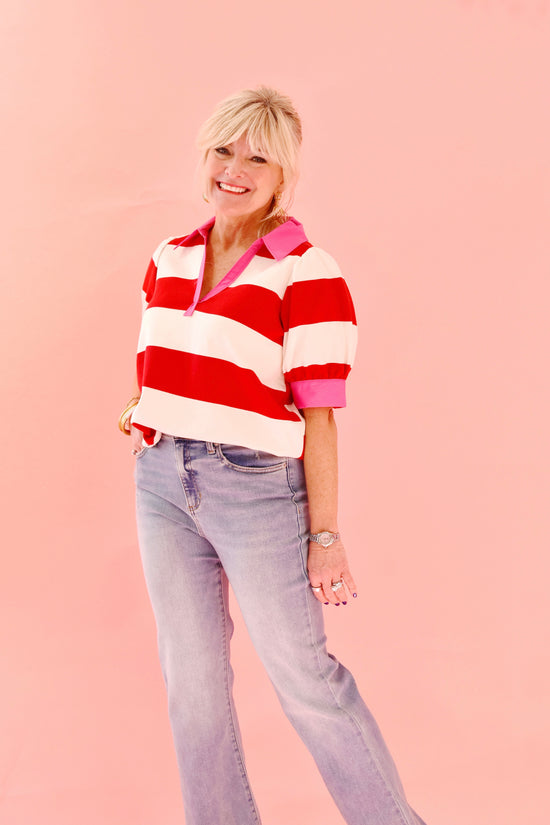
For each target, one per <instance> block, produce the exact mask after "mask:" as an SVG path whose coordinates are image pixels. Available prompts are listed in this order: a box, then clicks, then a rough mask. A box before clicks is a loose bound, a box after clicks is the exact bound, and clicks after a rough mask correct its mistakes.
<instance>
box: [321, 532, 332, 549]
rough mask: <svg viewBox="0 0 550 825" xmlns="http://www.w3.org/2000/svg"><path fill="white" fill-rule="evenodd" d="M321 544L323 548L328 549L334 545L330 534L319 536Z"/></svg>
mask: <svg viewBox="0 0 550 825" xmlns="http://www.w3.org/2000/svg"><path fill="white" fill-rule="evenodd" d="M319 544H322V545H323V547H328V546H329V544H332V536H331V534H330V533H328V532H324V533H320V534H319Z"/></svg>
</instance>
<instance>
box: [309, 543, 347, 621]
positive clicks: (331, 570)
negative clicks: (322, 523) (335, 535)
mask: <svg viewBox="0 0 550 825" xmlns="http://www.w3.org/2000/svg"><path fill="white" fill-rule="evenodd" d="M307 569H308V573H309V581H310V584H311V587H312V588H317V587H321V590H315V589H313V595H314V596H315V597H316V598H317V599H319V601H320V602H323V604H326V603H327V602H329V603H330V604H334V605H338V604H347V600H348V593H351V595H352V596H353V597H355V596H357V587H356V585H355V582H354V581H353V577H352V575H351V573H350V569H349V566H348V560H347V557H346V550H345V548H344V545H343V544H342V542H341V541H340V540H338V541H335V542H334V543H333V544H331V545H330V547H328V548H327V549H325V548H324V547H321V546H320V545H319V544H317V542H316V541H310V543H309V552H308V559H307ZM337 582H342V586H341V587H338V588H337V589H336V590H333V589H332V588H333V586H334V585H335V584H336V583H337Z"/></svg>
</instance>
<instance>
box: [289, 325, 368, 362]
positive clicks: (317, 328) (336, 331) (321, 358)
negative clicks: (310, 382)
mask: <svg viewBox="0 0 550 825" xmlns="http://www.w3.org/2000/svg"><path fill="white" fill-rule="evenodd" d="M356 347H357V327H356V326H355V324H352V323H351V321H327V322H325V323H323V324H307V325H303V326H300V327H292V329H290V330H289V331H288V332H286V333H285V337H284V342H283V350H284V358H283V370H284V372H289V371H290V370H291V369H294V368H295V367H306V366H308V365H309V364H333V363H337V364H350V365H351V364H352V363H353V357H354V355H355V349H356Z"/></svg>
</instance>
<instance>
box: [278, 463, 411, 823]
mask: <svg viewBox="0 0 550 825" xmlns="http://www.w3.org/2000/svg"><path fill="white" fill-rule="evenodd" d="M287 479H288V486H289V489H290V491H291V493H292V501H293V502H294V506H295V508H296V521H297V527H298V538H299V539H300V541H301V531H300V507H299V504H298V502H297V501H296V490H295V487H294V485H293V483H292V470H291V467H290V462H289V463H288V468H287ZM300 558H301V560H302V569H303V570H304V573H305V576H306V579H307V580H308V582H309V576H308V573H307V569H304V565H303V555H302V553H300ZM305 601H306V610H307V617H308V626H309V634H310V639H311V644H312V647H313V650H314V651H315V656H316V659H317V664H318V667H319V674H320V676H321V678H322V679H323V681H324V682H325V684H326V686H327V688H328V690H329V692H330V693H331V694H332V697H333V699H334V702H335V704H336V705H337V707H338V708H339V709H340V710H341V711H342V713H344V714H345V715H346V716H347V717H348V718H349V719H350V721H351V722H352V724H353V725H354V726H355V728H356V730H357V732H358V733H359V736H360V738H361V741H362V744H363V746H364V748H365V749H366V752H367V754H368V756H369V759H370V760H371V762H372V764H373V765H374V766H375V768H376V770H377V771H378V774H379V776H380V777H381V779H382V781H383V782H384V785H385V786H386V792H387V793H388V794H389V796H390V798H391V799H392V802H393V804H394V806H395V811H396V812H397V814H398V815H399V816H400V817H401V819H402V821H403V823H404V825H410V820H409V819H408V818H407V816H406V812H405V811H404V810H403V806H402V805H401V804H400V801H399V799H397V798H396V796H395V794H394V793H393V791H392V789H391V786H390V785H389V783H388V780H387V778H386V775H385V773H384V771H383V770H382V768H381V766H380V763H379V762H378V760H377V759H376V757H375V755H374V754H373V753H372V750H371V748H370V747H369V745H368V743H367V737H366V735H365V731H364V730H363V727H362V725H361V723H360V722H359V720H358V719H357V718H356V717H355V715H354V714H353V713H352V712H351V711H349V710H347V709H346V708H344V707H342V705H341V703H340V702H339V700H338V697H337V696H336V694H335V693H334V690H333V689H332V686H331V684H330V682H329V680H328V679H327V677H326V676H325V674H324V673H323V669H322V667H321V657H320V654H319V646H318V645H317V644H316V642H315V640H314V634H313V623H312V618H311V609H310V604H309V599H308V598H307V596H306V600H305Z"/></svg>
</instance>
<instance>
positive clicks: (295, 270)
mask: <svg viewBox="0 0 550 825" xmlns="http://www.w3.org/2000/svg"><path fill="white" fill-rule="evenodd" d="M300 143H301V125H300V120H299V117H298V115H297V113H296V111H295V110H294V107H293V105H292V103H291V101H290V100H289V99H288V98H286V97H283V96H282V95H280V94H278V93H277V92H275V91H273V90H270V89H266V88H260V89H257V90H254V91H244V92H241V93H240V94H237V95H235V96H233V97H231V98H229V99H228V100H226V101H224V102H223V103H221V104H220V105H219V106H218V108H217V109H216V110H215V112H214V114H213V115H212V116H211V117H210V119H209V120H208V121H207V122H206V123H205V124H204V126H203V127H202V129H201V132H200V135H199V146H200V148H201V150H202V160H203V165H202V171H203V183H204V197H205V200H207V201H208V202H209V203H210V204H211V206H212V210H213V213H214V217H213V218H212V219H211V220H210V221H208V222H207V223H206V224H205V225H204V226H201V227H200V228H199V229H197V230H195V231H194V232H192V233H191V234H189V235H185V236H182V237H177V238H173V237H172V238H169V239H168V240H166V241H164V242H163V243H161V244H160V246H159V247H158V248H157V250H156V251H155V253H154V254H153V258H152V261H151V264H150V266H149V269H148V271H147V275H146V278H145V283H144V306H145V311H144V315H143V321H142V328H141V333H140V339H139V346H138V359H137V363H138V385H139V388H140V395H139V397H136V398H135V399H134V400H133V401H132V402H130V404H129V405H128V407H127V408H126V410H125V411H124V413H123V414H122V416H121V421H120V425H121V429H123V430H125V431H127V432H130V431H131V435H132V439H133V447H134V449H133V451H134V453H135V454H136V456H137V464H136V485H137V515H138V532H139V541H140V548H141V554H142V560H143V567H144V571H145V577H146V581H147V587H148V591H149V594H150V597H151V602H152V605H153V610H154V613H155V618H156V622H157V628H158V643H159V652H160V660H161V664H162V669H163V675H164V679H165V682H166V688H167V692H168V700H169V714H170V722H171V726H172V732H173V736H174V742H175V747H176V752H177V758H178V765H179V771H180V777H181V785H182V791H183V797H184V803H185V812H186V822H187V825H253V823H254V825H257V824H258V823H259V822H260V815H259V813H258V810H257V807H256V804H255V802H254V798H253V795H252V791H251V789H250V785H249V782H248V778H247V774H246V768H245V762H244V756H243V751H242V744H241V738H240V734H239V727H238V723H237V716H236V712H235V707H234V704H233V698H232V683H233V673H232V670H231V666H230V663H229V641H230V638H231V635H232V629H233V625H232V621H231V617H230V615H229V610H228V582H229V583H231V586H232V588H233V591H234V593H235V596H236V598H237V601H238V603H239V606H240V608H241V611H242V614H243V617H244V620H245V622H246V625H247V628H248V630H249V632H250V635H251V638H252V641H253V643H254V645H255V648H256V650H257V652H258V654H259V656H260V658H261V660H262V662H263V664H264V666H265V668H266V670H267V672H268V674H269V677H270V679H271V681H272V683H273V685H274V687H275V690H276V691H277V694H278V697H279V699H280V701H281V704H282V706H283V708H284V711H285V713H286V715H287V716H288V718H289V719H290V721H291V722H292V724H293V725H294V727H295V728H296V730H297V732H298V733H299V735H300V736H301V737H302V739H303V741H304V742H305V744H306V745H307V747H308V748H309V750H310V751H311V753H312V755H313V757H314V758H315V760H316V763H317V765H318V767H319V770H320V772H321V774H322V776H323V779H324V781H325V782H326V785H327V787H328V789H329V791H330V793H331V794H332V796H333V798H334V800H335V802H336V804H337V806H338V807H339V809H340V811H341V812H342V815H343V817H344V819H345V820H346V822H347V823H350V825H366V823H369V825H405V823H406V825H418V823H421V822H422V820H421V819H420V818H419V817H418V816H417V815H416V814H415V813H414V811H413V810H412V809H411V808H410V807H409V805H408V803H407V801H406V799H405V796H404V793H403V789H402V787H401V783H400V781H399V777H398V775H397V772H396V769H395V767H394V764H393V762H392V759H391V757H390V755H389V753H388V751H387V749H386V747H385V744H384V742H383V740H382V738H381V736H380V732H379V730H378V728H377V726H376V723H375V721H374V720H373V718H372V716H371V715H370V713H369V711H368V709H367V708H366V706H365V704H364V702H363V701H362V699H361V697H360V695H359V693H358V691H357V687H356V685H355V682H354V680H353V677H352V676H351V674H350V673H349V672H348V671H347V670H346V669H345V668H344V667H343V666H342V665H341V664H340V663H339V662H338V661H337V660H336V659H335V658H334V657H332V656H329V654H328V653H327V651H326V647H325V636H324V629H323V616H322V611H323V603H324V604H325V605H329V604H332V605H335V606H339V605H340V604H342V605H345V604H346V603H347V600H348V598H349V596H352V597H353V596H356V595H357V592H356V585H355V582H354V580H353V577H352V575H351V573H350V570H349V567H348V563H347V560H346V552H345V549H344V545H343V543H342V540H341V538H340V535H339V532H338V522H337V512H336V510H337V461H336V425H335V422H334V417H333V408H334V407H342V406H344V405H345V379H346V377H347V375H348V372H349V370H350V367H351V363H352V360H353V355H354V351H355V343H356V334H355V333H356V324H355V315H354V311H353V305H352V302H351V298H350V296H349V292H348V289H347V287H346V284H345V282H344V280H343V279H342V277H341V275H340V272H339V270H338V267H337V266H336V264H335V262H334V261H333V259H332V258H331V257H330V256H329V255H327V254H326V253H325V252H323V251H322V250H321V249H319V248H316V247H314V246H312V245H311V244H310V243H309V242H308V240H307V238H306V236H305V234H304V230H303V228H302V226H301V224H300V223H298V221H296V220H295V219H294V218H289V217H287V215H286V213H285V212H284V209H283V203H287V204H288V203H289V201H290V198H291V196H292V192H293V188H294V186H295V183H296V179H297V175H298V154H299V148H300ZM130 420H131V424H130Z"/></svg>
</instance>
